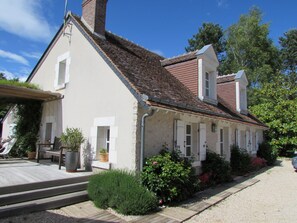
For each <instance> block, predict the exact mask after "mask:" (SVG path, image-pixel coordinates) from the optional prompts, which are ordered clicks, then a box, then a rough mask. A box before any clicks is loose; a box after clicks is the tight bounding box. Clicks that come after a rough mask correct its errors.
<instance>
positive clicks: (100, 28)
mask: <svg viewBox="0 0 297 223" xmlns="http://www.w3.org/2000/svg"><path fill="white" fill-rule="evenodd" d="M107 1H108V0H83V3H82V21H83V22H84V23H85V24H86V25H87V27H88V28H89V29H90V31H91V32H93V33H96V34H99V35H100V36H102V37H105V20H106V5H107Z"/></svg>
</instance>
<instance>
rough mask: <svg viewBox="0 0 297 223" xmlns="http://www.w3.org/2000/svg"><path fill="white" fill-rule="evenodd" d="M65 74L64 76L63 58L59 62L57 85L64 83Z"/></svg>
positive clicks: (64, 63) (64, 62)
mask: <svg viewBox="0 0 297 223" xmlns="http://www.w3.org/2000/svg"><path fill="white" fill-rule="evenodd" d="M65 76H66V60H63V61H61V62H60V63H59V77H58V85H62V84H64V83H65Z"/></svg>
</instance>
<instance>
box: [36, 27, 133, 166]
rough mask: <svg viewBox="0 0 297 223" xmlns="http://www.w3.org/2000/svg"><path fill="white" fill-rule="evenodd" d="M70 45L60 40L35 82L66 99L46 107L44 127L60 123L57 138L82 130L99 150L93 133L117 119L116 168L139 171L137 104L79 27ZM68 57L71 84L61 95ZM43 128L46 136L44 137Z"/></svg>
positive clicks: (114, 135) (115, 136) (73, 28)
mask: <svg viewBox="0 0 297 223" xmlns="http://www.w3.org/2000/svg"><path fill="white" fill-rule="evenodd" d="M70 40H71V41H70ZM70 40H69V39H68V37H66V36H61V37H60V38H59V40H58V41H57V42H56V44H55V46H54V47H53V48H52V49H51V51H50V53H49V54H48V55H47V58H46V60H45V61H44V62H43V63H42V65H41V66H40V68H39V69H38V70H37V72H36V74H35V75H34V76H33V78H32V80H31V83H35V84H38V85H39V86H40V87H41V88H42V89H43V90H49V91H52V92H58V93H61V94H63V95H64V98H63V99H62V100H59V101H53V102H48V103H45V104H44V107H43V117H42V125H43V126H44V125H45V123H46V120H49V119H50V120H54V121H55V129H54V130H53V132H54V135H55V136H60V134H61V132H62V131H63V130H65V128H66V127H78V128H81V129H82V131H83V134H84V136H85V137H86V138H87V139H88V142H89V143H90V144H91V145H90V147H91V148H92V149H94V147H95V145H94V144H92V142H93V141H94V140H92V137H95V136H94V135H92V132H91V130H92V128H93V129H94V128H95V127H96V126H95V123H96V122H95V120H96V119H98V118H101V119H102V118H103V119H104V118H106V119H108V118H113V119H114V123H113V127H114V128H113V132H112V133H111V134H113V142H112V143H113V146H114V150H115V151H113V152H112V153H113V155H112V160H111V166H112V168H127V169H131V170H133V169H135V138H136V136H135V135H136V121H137V120H136V118H135V114H136V113H137V100H136V99H135V97H134V96H133V95H132V94H131V92H130V91H129V90H128V88H126V87H125V86H124V84H123V83H122V82H121V80H120V79H119V78H118V77H117V76H116V74H115V73H114V72H113V71H112V69H111V68H110V66H109V65H108V64H106V63H105V61H104V60H103V58H102V57H101V56H100V55H99V54H98V53H97V52H96V50H95V49H94V48H93V47H92V46H91V45H90V44H89V42H88V41H87V40H86V39H85V37H84V36H83V35H82V34H81V33H80V31H79V30H78V29H77V28H76V27H75V26H73V27H72V34H71V39H70ZM67 52H69V55H70V58H71V63H70V66H69V83H68V84H66V88H65V89H61V90H57V91H56V90H55V87H54V80H55V66H56V64H57V59H58V57H59V56H61V55H63V54H65V53H67ZM43 126H42V127H43ZM42 127H41V136H43V134H44V128H42ZM41 140H42V139H41ZM110 155H111V154H110Z"/></svg>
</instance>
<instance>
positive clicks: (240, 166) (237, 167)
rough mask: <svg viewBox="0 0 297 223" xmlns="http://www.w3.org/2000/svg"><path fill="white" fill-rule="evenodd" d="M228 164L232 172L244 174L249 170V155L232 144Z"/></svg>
mask: <svg viewBox="0 0 297 223" xmlns="http://www.w3.org/2000/svg"><path fill="white" fill-rule="evenodd" d="M230 164H231V168H232V172H234V173H236V174H245V173H247V172H249V171H250V170H251V157H250V156H249V154H248V153H247V151H246V150H245V149H242V148H239V147H238V146H235V145H233V146H232V147H231V159H230Z"/></svg>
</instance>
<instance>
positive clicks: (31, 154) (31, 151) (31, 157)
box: [27, 147, 36, 160]
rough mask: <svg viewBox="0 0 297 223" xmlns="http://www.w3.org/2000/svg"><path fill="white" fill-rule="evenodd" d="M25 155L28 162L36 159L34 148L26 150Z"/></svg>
mask: <svg viewBox="0 0 297 223" xmlns="http://www.w3.org/2000/svg"><path fill="white" fill-rule="evenodd" d="M27 155H28V159H29V160H34V159H35V158H36V151H35V149H34V148H32V147H30V148H28V149H27Z"/></svg>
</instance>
